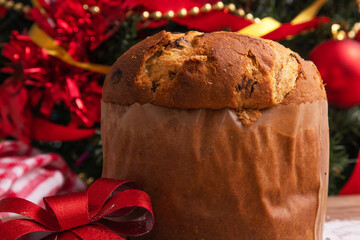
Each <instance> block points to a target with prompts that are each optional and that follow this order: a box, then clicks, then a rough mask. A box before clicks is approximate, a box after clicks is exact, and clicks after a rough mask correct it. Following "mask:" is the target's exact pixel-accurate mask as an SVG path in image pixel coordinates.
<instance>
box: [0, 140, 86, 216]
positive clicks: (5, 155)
mask: <svg viewBox="0 0 360 240" xmlns="http://www.w3.org/2000/svg"><path fill="white" fill-rule="evenodd" d="M85 189H86V185H85V184H84V182H83V181H82V180H81V179H80V178H79V177H78V176H77V175H76V174H75V173H74V172H72V171H71V170H70V169H69V167H68V166H67V164H66V162H65V161H64V160H63V159H62V158H61V157H60V156H59V155H57V154H54V153H41V152H40V151H39V150H38V149H35V148H32V147H31V146H28V145H26V144H25V143H22V142H16V141H5V142H1V143H0V199H3V198H5V197H20V198H24V199H27V200H29V201H31V202H33V203H35V204H37V205H42V204H43V202H42V199H43V197H46V196H52V195H57V194H62V193H69V192H76V191H82V190H85ZM4 216H9V215H5V214H1V215H0V217H4Z"/></svg>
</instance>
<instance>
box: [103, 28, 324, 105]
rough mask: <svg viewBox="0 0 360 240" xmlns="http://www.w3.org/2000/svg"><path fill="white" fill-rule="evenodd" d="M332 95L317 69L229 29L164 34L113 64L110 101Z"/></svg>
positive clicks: (216, 101) (275, 100)
mask: <svg viewBox="0 0 360 240" xmlns="http://www.w3.org/2000/svg"><path fill="white" fill-rule="evenodd" d="M321 99H326V94H325V90H324V87H323V83H322V80H321V78H320V76H319V73H318V71H317V70H316V67H315V66H314V65H313V64H312V63H311V62H308V61H304V60H303V59H302V58H301V57H299V55H297V54H296V53H294V52H292V51H291V50H289V49H287V48H285V47H283V46H281V45H280V44H278V43H276V42H273V41H270V40H264V39H261V38H257V37H252V36H248V35H242V34H238V33H230V32H214V33H200V32H188V33H186V34H182V33H178V34H172V33H169V32H165V31H162V32H159V33H158V34H156V35H154V36H152V37H148V38H146V39H145V40H143V41H141V42H140V43H138V44H137V45H135V46H133V47H132V48H131V49H130V50H128V51H127V52H126V53H125V54H123V55H122V56H121V57H120V58H119V59H118V60H117V61H116V63H115V64H114V65H113V67H112V69H111V71H110V73H109V74H108V75H107V78H106V80H105V83H104V89H103V101H104V102H109V103H119V104H122V105H131V104H134V103H140V104H144V103H152V104H154V105H158V106H165V107H172V108H181V109H197V108H207V109H222V108H232V109H255V110H256V109H264V108H269V107H272V106H275V105H278V104H289V103H305V102H313V101H317V100H321Z"/></svg>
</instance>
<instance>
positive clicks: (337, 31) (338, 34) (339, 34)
mask: <svg viewBox="0 0 360 240" xmlns="http://www.w3.org/2000/svg"><path fill="white" fill-rule="evenodd" d="M359 31H360V22H358V23H355V24H354V26H353V27H352V28H351V30H350V31H349V32H347V33H346V32H345V31H344V30H341V26H340V24H338V23H334V24H333V25H331V34H332V36H333V38H334V39H336V40H344V39H345V38H346V37H348V38H351V39H354V38H355V36H356V34H357V33H358V32H359Z"/></svg>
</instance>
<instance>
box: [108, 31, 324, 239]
mask: <svg viewBox="0 0 360 240" xmlns="http://www.w3.org/2000/svg"><path fill="white" fill-rule="evenodd" d="M102 141H103V149H104V168H103V176H104V177H111V178H117V179H130V180H135V181H136V182H138V183H139V184H140V185H141V186H142V188H143V189H144V191H146V192H148V193H149V194H150V196H151V198H152V202H153V208H154V213H155V219H156V223H155V228H154V230H153V231H152V232H151V233H149V234H147V235H145V236H143V237H140V238H139V239H151V240H169V239H171V240H177V239H179V240H180V239H181V240H184V239H187V240H215V239H216V240H219V239H224V240H225V239H226V240H242V239H251V240H256V239H259V240H260V239H261V240H263V239H269V240H277V239H281V240H284V239H289V240H290V239H291V240H296V239H299V240H305V239H318V240H321V236H322V226H323V221H324V213H325V212H324V211H325V205H326V195H327V171H328V147H329V143H328V123H327V102H326V94H325V90H324V86H323V83H322V80H321V78H320V76H319V73H318V71H317V69H316V67H315V66H314V64H312V63H311V62H308V61H304V60H303V59H302V58H301V57H299V55H298V54H296V53H294V52H292V51H291V50H289V49H287V48H285V47H283V46H281V45H280V44H278V43H276V42H273V41H269V40H264V39H261V38H256V37H251V36H248V35H241V34H237V33H229V32H214V33H200V32H188V33H186V34H182V33H177V34H173V33H169V32H164V31H163V32H160V33H158V34H156V35H154V36H152V37H149V38H147V39H145V40H143V41H142V42H140V43H138V44H137V45H135V46H134V47H132V48H131V49H130V50H129V51H127V52H126V53H125V54H124V55H122V56H121V57H120V58H119V59H118V60H117V61H116V63H115V64H114V65H113V67H112V69H111V71H110V73H109V74H108V75H107V78H106V81H105V83H104V89H103V99H102Z"/></svg>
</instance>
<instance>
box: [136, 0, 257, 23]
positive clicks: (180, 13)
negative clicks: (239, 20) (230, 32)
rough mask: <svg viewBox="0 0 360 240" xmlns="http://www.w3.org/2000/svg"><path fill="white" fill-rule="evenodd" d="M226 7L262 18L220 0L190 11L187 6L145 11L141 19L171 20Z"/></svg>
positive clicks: (245, 15) (242, 13)
mask: <svg viewBox="0 0 360 240" xmlns="http://www.w3.org/2000/svg"><path fill="white" fill-rule="evenodd" d="M224 9H227V10H228V11H229V12H230V13H233V14H235V15H238V16H240V17H243V18H245V19H247V20H249V21H251V22H254V23H259V22H260V18H254V16H253V15H252V14H251V13H247V14H246V12H245V11H244V9H242V8H236V6H235V4H233V3H230V4H227V5H225V4H224V3H223V2H221V1H219V2H217V3H215V4H213V5H211V4H210V3H205V4H204V5H203V6H202V7H201V8H198V7H193V8H191V9H189V11H188V10H187V9H185V8H181V9H180V10H179V11H178V12H177V13H175V12H174V11H172V10H169V11H167V12H165V13H161V12H160V11H155V12H151V13H150V12H148V11H144V12H142V13H141V19H142V20H149V19H151V20H156V21H158V20H160V19H168V20H171V19H173V18H174V17H179V18H184V17H186V16H188V15H191V16H196V15H198V14H200V13H208V12H210V11H222V10H224Z"/></svg>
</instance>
